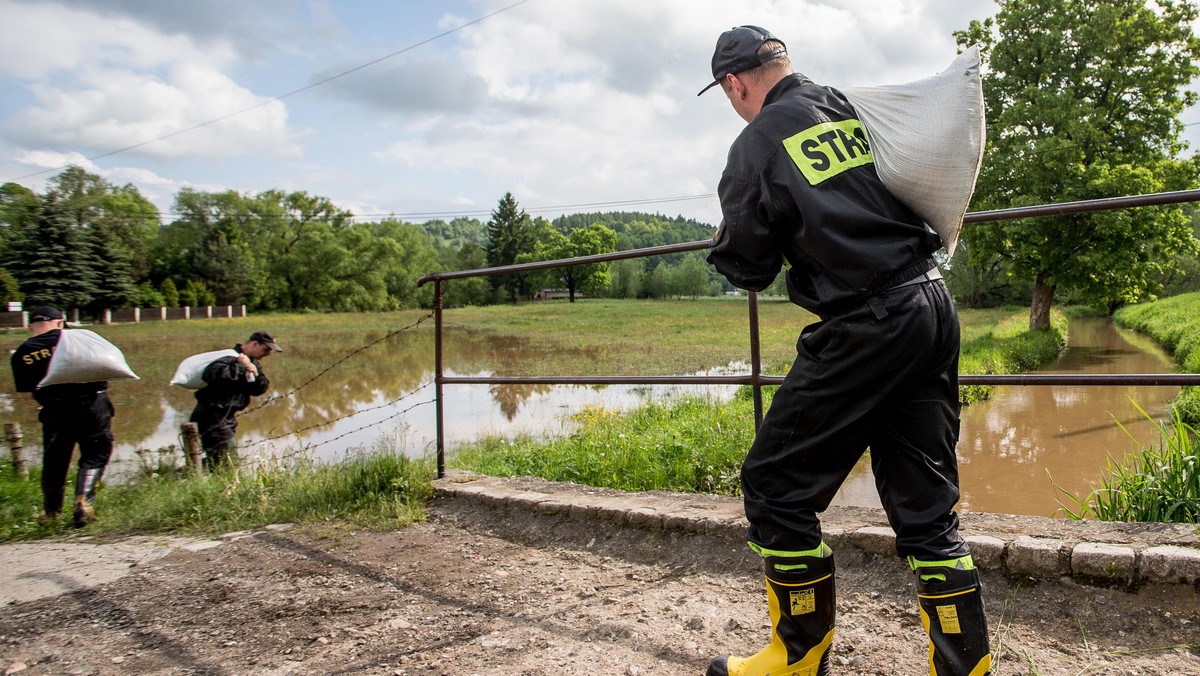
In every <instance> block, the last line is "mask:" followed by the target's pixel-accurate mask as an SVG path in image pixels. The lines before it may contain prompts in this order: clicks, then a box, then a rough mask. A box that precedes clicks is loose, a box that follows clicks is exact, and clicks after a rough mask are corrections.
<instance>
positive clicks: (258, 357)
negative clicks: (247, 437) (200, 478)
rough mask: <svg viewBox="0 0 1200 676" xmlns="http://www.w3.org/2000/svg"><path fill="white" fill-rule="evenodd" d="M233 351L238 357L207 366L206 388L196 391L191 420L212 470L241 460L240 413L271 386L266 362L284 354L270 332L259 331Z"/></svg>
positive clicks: (217, 361)
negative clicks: (266, 371)
mask: <svg viewBox="0 0 1200 676" xmlns="http://www.w3.org/2000/svg"><path fill="white" fill-rule="evenodd" d="M233 349H234V351H236V352H237V353H238V354H237V356H230V357H221V358H220V359H218V360H216V361H214V362H213V363H211V364H209V365H208V366H207V367H205V369H204V375H203V376H202V377H203V378H204V383H205V385H204V387H201V388H200V389H198V390H196V408H195V409H193V410H192V417H191V421H192V422H194V423H196V426H197V428H199V431H200V443H201V445H202V446H203V447H204V455H205V461H206V463H207V465H208V468H209V469H216V467H217V466H218V465H220V464H222V463H226V462H233V461H235V460H236V459H237V438H236V434H237V414H238V412H240V411H242V410H244V409H245V408H246V407H247V406H249V405H250V397H257V396H258V395H260V394H262V393H264V392H266V391H267V388H268V387H270V386H271V383H270V381H269V380H267V376H266V374H265V373H263V370H262V360H263V359H266V358H267V357H269V356H270V355H271V353H272V352H283V348H281V347H279V344H278V343H276V342H275V338H274V337H272V336H271V334H269V333H267V332H266V331H255V332H254V333H252V334H251V335H250V338H249V339H248V340H246V342H245V343H242V344H239V345H234V346H233Z"/></svg>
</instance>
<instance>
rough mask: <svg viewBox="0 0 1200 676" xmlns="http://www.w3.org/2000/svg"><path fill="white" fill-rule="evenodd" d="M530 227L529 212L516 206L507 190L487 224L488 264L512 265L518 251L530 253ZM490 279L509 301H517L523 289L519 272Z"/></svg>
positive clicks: (531, 245) (518, 254) (531, 249)
mask: <svg viewBox="0 0 1200 676" xmlns="http://www.w3.org/2000/svg"><path fill="white" fill-rule="evenodd" d="M531 228H532V222H531V220H530V218H529V215H528V214H526V213H525V212H524V211H522V210H521V209H520V208H518V206H517V200H516V198H514V197H513V195H512V193H511V192H508V193H504V197H502V198H500V202H499V204H497V205H496V208H495V210H493V211H492V218H491V220H489V221H488V223H487V236H488V243H487V264H488V267H499V266H502V265H512V264H514V263H516V262H517V258H518V257H519V256H520V255H521V254H523V253H525V254H527V253H532V252H533V250H534V242H533V238H532V236H531V233H530V230H531ZM491 280H492V286H493V287H494V288H503V289H504V290H505V291H506V292H507V294H508V301H509V302H510V303H515V302H517V296H519V295H522V293H523V292H525V291H526V288H525V286H526V280H525V279H524V278H523V276H522V275H503V276H494V277H492V278H491Z"/></svg>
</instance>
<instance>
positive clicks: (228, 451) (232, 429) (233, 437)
mask: <svg viewBox="0 0 1200 676" xmlns="http://www.w3.org/2000/svg"><path fill="white" fill-rule="evenodd" d="M189 420H190V421H191V422H194V423H196V428H197V430H198V431H199V432H200V445H201V447H203V448H204V457H205V460H206V461H207V464H208V467H209V468H214V467H216V466H217V465H220V464H221V463H223V462H226V461H230V460H235V459H236V455H237V411H235V410H233V409H231V408H229V407H212V406H207V405H205V404H202V403H197V404H196V407H195V408H194V409H192V415H191V418H189Z"/></svg>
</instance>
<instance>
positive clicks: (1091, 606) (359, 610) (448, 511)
mask: <svg viewBox="0 0 1200 676" xmlns="http://www.w3.org/2000/svg"><path fill="white" fill-rule="evenodd" d="M218 542H219V545H218ZM22 546H23V547H28V549H25V550H21V551H20V552H19V553H18V555H17V556H9V557H7V558H2V557H0V566H3V567H4V568H5V570H3V571H0V587H3V588H2V589H0V598H4V599H7V604H6V605H4V606H3V607H0V672H2V673H3V674H13V673H21V674H31V675H32V674H279V675H283V674H447V675H450V674H453V675H455V676H460V675H468V674H528V675H535V674H555V675H562V674H616V675H624V676H642V675H651V674H656V675H662V676H666V675H670V674H689V675H698V674H702V673H703V672H704V667H705V665H706V664H707V662H708V660H709V658H710V657H712V656H713V655H715V654H718V653H721V652H729V651H733V652H734V653H742V654H745V653H750V652H754V651H756V650H757V649H758V648H759V647H761V645H762V643H763V642H764V640H765V639H766V636H767V626H766V604H765V600H764V599H765V597H764V594H763V589H762V584H763V583H762V579H761V577H760V576H759V570H758V565H759V559H758V558H757V556H754V555H751V554H750V553H749V552H748V551H747V550H746V549H745V547H744V546H739V545H738V544H736V543H731V542H729V541H727V540H721V539H714V538H713V537H711V536H704V535H689V534H681V533H670V532H662V531H659V532H650V531H644V530H638V529H632V528H619V527H615V526H614V527H611V528H609V527H602V526H600V525H597V524H594V523H591V524H588V523H576V524H569V523H564V522H562V521H549V520H547V519H546V518H545V517H544V516H542V515H539V514H535V513H525V514H517V513H513V512H503V511H497V510H488V509H486V508H485V507H482V506H479V505H475V504H468V503H464V502H462V501H440V502H435V503H434V505H433V506H432V508H431V514H430V518H429V519H428V520H427V521H425V522H423V523H419V524H416V525H414V526H411V527H409V528H405V529H403V530H399V531H396V532H390V533H366V532H360V533H351V532H344V531H335V530H330V529H325V530H323V531H322V530H314V529H299V528H291V529H286V528H274V529H267V530H263V531H260V532H255V533H249V534H237V535H234V536H230V537H227V538H224V539H222V540H220V541H213V542H194V541H187V540H182V539H174V540H169V541H168V540H166V539H162V540H157V541H156V540H141V541H138V542H131V541H122V542H120V543H97V542H94V541H93V542H84V541H78V540H76V541H71V542H67V543H62V542H59V543H48V544H40V545H22ZM64 546H66V547H67V549H68V550H70V549H71V548H72V547H73V546H91V547H93V549H91V550H88V552H87V553H86V554H83V555H79V557H81V558H88V559H91V565H93V566H95V567H96V570H99V569H100V568H101V566H100V563H101V562H102V561H104V560H107V561H109V562H110V564H111V563H112V562H113V561H115V562H116V568H117V569H122V570H116V572H115V573H114V572H112V571H110V573H109V574H106V575H104V576H101V577H97V578H95V579H92V578H88V579H84V580H82V581H80V580H76V581H75V582H70V581H68V580H66V578H64V577H62V574H61V573H54V572H52V571H53V570H54V568H55V566H56V565H59V564H61V563H62V562H63V561H64V560H65V558H64V557H65V555H64V554H63V551H64V550H63V547H64ZM97 546H99V547H100V549H96V548H95V547H97ZM11 547H13V546H9V547H8V548H0V550H6V551H8V552H9V553H14V552H16V550H12V549H11ZM37 547H43V548H45V550H44V551H42V550H39V549H37ZM55 547H58V549H54V548H55ZM104 547H115V548H121V547H123V548H124V549H121V550H120V551H119V552H118V553H117V554H116V555H115V558H114V555H112V554H111V552H108V550H104V549H103V548H104ZM164 547H165V548H166V549H167V551H164ZM39 552H41V553H39ZM105 552H108V553H105ZM839 556H841V555H840V554H839ZM78 565H81V564H79V563H78V562H75V564H74V566H75V567H78ZM838 566H839V571H838V578H837V583H838V587H839V596H838V614H839V618H838V630H837V636H836V638H835V644H834V648H833V654H832V655H833V664H834V666H835V670H834V673H837V674H846V675H854V674H878V675H892V674H927V673H928V667H927V662H926V660H927V654H926V643H925V640H924V635H923V632H922V629H921V626H920V622H919V619H918V616H917V611H916V607H915V602H914V599H913V596H912V583H911V580H910V574H909V573H908V572H907V569H906V568H905V567H904V566H903V565H902V563H901V562H900V561H898V560H895V559H890V558H875V559H871V558H868V557H867V556H866V555H863V554H859V555H857V556H856V555H854V554H849V555H847V556H842V557H841V558H839V560H838ZM59 568H61V565H60V566H59ZM39 571H43V572H39ZM44 571H51V572H44ZM84 577H86V576H84ZM39 581H40V582H47V581H49V582H51V583H52V584H49V585H47V586H44V587H40V588H36V589H35V588H32V587H30V585H33V584H34V583H36V582H39ZM984 581H985V584H986V595H985V600H986V604H987V610H988V613H989V622H990V623H991V626H992V640H993V645H994V647H995V655H996V667H995V669H994V672H993V673H995V674H997V675H1000V674H1005V675H1008V674H1040V675H1056V674H1064V675H1065V674H1071V675H1076V674H1114V675H1122V676H1127V675H1133V674H1200V645H1197V644H1200V594H1198V593H1197V590H1196V589H1194V588H1191V587H1181V586H1164V587H1152V586H1151V587H1143V588H1141V589H1139V590H1137V591H1136V592H1131V591H1126V590H1120V589H1104V588H1099V587H1093V586H1086V585H1080V584H1075V583H1073V582H1070V581H1061V582H1058V581H1056V582H1046V581H1041V582H1034V581H1024V582H1022V581H1014V580H1009V579H1005V578H1003V577H999V576H985V580H984ZM27 587H30V588H28V589H27ZM69 587H73V588H75V590H74V591H69V592H67V593H60V592H61V591H62V589H63V588H69Z"/></svg>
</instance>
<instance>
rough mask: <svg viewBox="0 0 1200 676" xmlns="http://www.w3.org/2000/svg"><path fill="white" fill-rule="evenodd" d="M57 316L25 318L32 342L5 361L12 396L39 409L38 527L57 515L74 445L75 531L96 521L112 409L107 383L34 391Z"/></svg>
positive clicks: (37, 312) (53, 312) (39, 313)
mask: <svg viewBox="0 0 1200 676" xmlns="http://www.w3.org/2000/svg"><path fill="white" fill-rule="evenodd" d="M63 324H64V319H63V313H62V311H61V310H59V309H58V308H56V307H53V306H50V305H43V306H41V307H38V308H34V310H33V311H32V312H30V313H29V330H30V331H31V332H32V333H33V337H31V338H29V339H28V340H26V341H25V342H23V343H21V345H20V347H18V348H17V349H16V350H14V351H13V354H12V358H11V360H10V363H11V366H12V372H13V381H14V383H15V385H16V391H17V392H30V393H31V394H32V396H33V398H34V400H36V401H37V403H39V404H41V406H42V408H41V410H40V411H39V412H38V420H39V421H41V423H42V507H43V509H42V513H41V514H40V515H39V516H38V523H39V524H41V525H43V526H49V525H51V524H52V523H54V521H55V520H56V519H58V515H59V514H60V513H61V512H62V508H63V491H64V490H65V489H66V482H67V472H68V471H69V470H70V468H71V455H72V454H73V453H74V452H75V445H76V444H79V471H78V472H76V474H75V510H74V520H75V527H76V528H82V527H83V526H86V525H87V524H88V523H90V522H92V521H94V520H95V519H96V511H95V507H94V504H95V501H96V487H97V486H98V484H99V483H100V477H101V476H103V474H104V469H105V468H106V467H107V466H108V459H109V458H110V457H111V456H112V451H113V434H112V417H113V406H112V402H111V401H109V399H108V393H107V390H108V382H107V381H103V380H101V381H97V382H91V383H65V384H62V385H47V386H46V387H38V383H40V382H41V381H42V379H43V378H45V377H46V370H47V369H48V368H49V367H50V358H51V357H52V356H53V354H54V350H55V348H56V347H57V346H58V339H59V337H61V336H62V329H63Z"/></svg>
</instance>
